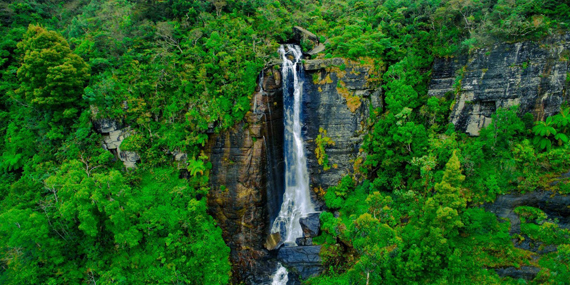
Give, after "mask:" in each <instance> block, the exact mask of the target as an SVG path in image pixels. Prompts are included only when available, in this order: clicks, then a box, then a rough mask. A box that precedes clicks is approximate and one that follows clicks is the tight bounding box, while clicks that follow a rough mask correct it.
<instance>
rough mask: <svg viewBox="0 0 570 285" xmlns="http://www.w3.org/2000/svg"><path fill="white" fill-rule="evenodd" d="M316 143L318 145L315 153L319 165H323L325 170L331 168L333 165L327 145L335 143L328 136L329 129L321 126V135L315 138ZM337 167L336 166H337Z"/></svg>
mask: <svg viewBox="0 0 570 285" xmlns="http://www.w3.org/2000/svg"><path fill="white" fill-rule="evenodd" d="M315 144H316V145H317V147H316V148H315V155H316V157H317V162H318V163H319V165H322V166H323V169H324V170H329V169H331V165H330V162H329V156H328V155H327V153H326V151H325V147H326V146H327V145H334V141H333V140H332V139H331V138H329V137H327V131H326V130H324V129H323V128H319V135H318V136H317V138H315ZM335 168H336V167H335Z"/></svg>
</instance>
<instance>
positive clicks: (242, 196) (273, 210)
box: [205, 69, 284, 284]
mask: <svg viewBox="0 0 570 285" xmlns="http://www.w3.org/2000/svg"><path fill="white" fill-rule="evenodd" d="M262 87H263V89H262V90H261V89H260V88H258V89H260V90H258V91H257V92H256V93H255V94H253V98H252V110H251V112H248V113H247V115H246V118H245V120H244V121H243V122H241V123H239V124H237V125H236V126H234V127H233V128H231V129H230V130H228V131H226V132H223V133H220V134H212V135H210V138H209V141H208V144H207V146H206V147H205V150H206V155H207V156H208V157H209V158H210V162H211V163H212V170H211V172H210V182H211V190H210V192H209V195H208V205H209V208H210V212H211V214H212V216H214V218H215V219H216V220H217V221H218V224H219V226H220V227H221V228H222V230H223V238H224V240H225V242H226V244H227V245H228V246H229V247H230V249H231V253H230V259H231V262H232V265H233V270H232V271H233V272H232V273H233V274H232V278H233V281H234V282H235V283H240V282H242V281H246V282H247V283H250V284H251V283H255V282H258V281H256V280H258V279H259V278H258V276H254V275H256V274H257V273H256V272H263V271H267V272H266V274H267V276H269V274H271V273H272V272H270V270H271V269H270V268H267V269H263V268H261V267H264V266H267V264H264V263H263V261H264V260H265V258H266V257H267V255H268V252H267V250H265V249H264V243H265V241H266V238H267V236H268V234H269V232H268V231H269V229H270V226H271V221H272V220H273V219H274V218H275V216H276V215H277V214H278V212H279V208H280V206H281V201H282V195H283V189H282V188H283V185H284V183H283V175H282V173H283V165H284V163H283V151H282V149H283V97H282V90H281V76H280V73H279V72H278V71H277V70H275V69H267V70H265V71H264V76H263V77H262ZM248 280H249V281H248Z"/></svg>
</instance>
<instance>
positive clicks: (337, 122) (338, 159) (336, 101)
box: [303, 58, 382, 210]
mask: <svg viewBox="0 0 570 285" xmlns="http://www.w3.org/2000/svg"><path fill="white" fill-rule="evenodd" d="M342 65H344V67H343V70H341V68H340V66H342ZM304 66H305V74H306V78H305V84H304V86H305V87H304V88H305V89H304V94H303V121H304V127H303V136H304V139H305V146H306V148H307V150H306V155H307V160H308V164H309V167H308V168H309V177H310V179H311V180H310V183H311V189H313V190H314V189H315V188H316V189H319V188H322V189H323V190H326V189H327V188H328V187H330V186H333V185H336V184H338V182H339V181H340V179H341V178H342V177H343V176H344V175H345V174H347V173H348V172H349V171H350V172H352V171H353V162H354V159H356V158H357V155H358V153H359V148H360V144H361V143H362V140H363V129H364V126H365V122H366V120H367V119H368V118H369V107H370V106H372V107H381V105H382V99H381V97H380V96H381V94H380V91H379V90H374V89H373V87H374V86H375V83H374V82H373V80H371V74H370V71H371V67H370V66H367V65H359V64H353V63H350V62H348V61H345V60H344V59H340V58H334V59H326V60H305V64H304ZM320 128H322V129H324V130H326V131H327V136H328V137H330V138H331V139H332V140H333V141H334V142H335V145H334V146H332V145H328V146H326V147H325V151H326V153H327V155H328V156H329V161H330V165H331V166H333V167H331V168H330V169H329V170H326V171H325V170H323V166H321V165H319V164H318V160H317V157H316V155H315V148H316V147H317V145H316V143H315V139H316V138H317V136H318V135H319V129H320ZM335 164H336V167H334V166H335ZM317 210H322V204H319V203H317Z"/></svg>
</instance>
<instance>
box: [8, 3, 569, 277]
mask: <svg viewBox="0 0 570 285" xmlns="http://www.w3.org/2000/svg"><path fill="white" fill-rule="evenodd" d="M294 26H302V27H304V28H306V29H308V30H310V31H311V32H313V33H315V34H316V35H317V36H319V37H320V39H321V41H322V42H326V51H325V53H324V54H322V55H320V57H322V58H333V57H335V58H337V57H339V58H345V59H347V60H352V61H360V62H369V63H372V64H373V66H374V67H375V68H376V70H378V71H379V79H378V80H377V82H376V86H375V87H376V88H379V89H382V90H383V102H384V104H383V106H382V107H380V108H376V109H373V110H370V117H369V118H368V120H367V122H366V124H367V133H366V135H365V139H364V142H363V143H362V145H361V146H360V152H361V153H362V154H363V155H362V156H361V159H359V160H357V161H355V162H354V164H355V166H354V173H349V174H347V175H346V176H344V178H342V180H341V181H339V183H338V185H337V186H334V187H330V188H329V189H324V190H325V191H324V193H323V195H322V197H321V199H322V200H323V201H324V202H325V203H326V206H327V208H328V209H329V210H328V211H325V212H323V213H322V214H321V216H320V220H321V230H322V233H323V234H322V235H321V236H319V237H318V238H316V239H315V241H314V242H315V243H317V244H319V245H322V250H321V253H320V254H321V258H322V260H323V267H324V268H325V270H324V272H323V274H321V275H319V276H316V277H313V278H310V279H308V280H305V281H304V284H315V285H316V284H557V285H558V284H569V282H570V281H569V280H570V229H568V228H566V227H563V226H559V224H558V221H556V220H552V219H550V218H548V216H547V215H546V214H545V213H544V212H543V211H542V210H541V209H538V208H534V207H528V206H522V207H518V208H516V209H515V212H516V213H517V214H518V215H519V216H521V217H522V218H521V225H520V228H521V232H522V234H521V235H520V236H518V237H516V238H518V240H520V241H522V240H524V239H531V240H532V241H533V242H536V243H537V244H540V245H541V246H542V247H546V246H555V247H556V248H557V250H556V251H552V252H549V253H546V254H544V255H542V256H541V257H540V258H538V259H537V258H535V256H533V254H532V253H531V252H529V251H527V250H523V249H521V248H518V247H515V245H514V244H513V241H512V240H513V237H512V236H511V235H509V226H510V225H509V223H508V222H503V221H500V220H498V219H497V218H496V216H495V215H494V214H493V213H490V212H488V211H486V210H485V209H484V208H482V207H481V205H483V204H484V203H490V202H493V201H495V199H497V197H499V196H500V195H504V194H507V193H530V192H533V191H539V190H546V191H552V192H553V193H559V194H562V195H569V194H570V184H569V183H568V182H570V181H569V180H568V178H567V176H563V174H565V173H568V171H569V170H570V159H569V157H570V144H569V136H570V105H566V104H563V105H562V107H561V109H560V111H559V112H558V114H556V115H554V116H551V117H548V118H534V117H533V115H532V114H530V113H527V114H521V113H520V112H519V111H518V108H517V106H513V107H510V108H504V109H501V108H500V109H497V111H496V112H495V113H494V114H493V115H492V118H493V123H492V124H490V125H489V126H487V127H485V128H483V129H482V130H481V132H480V134H479V136H477V137H472V136H468V135H467V134H465V133H463V132H460V131H456V130H455V128H454V125H453V124H451V123H450V122H449V119H448V118H449V115H450V112H451V110H452V109H453V107H454V104H455V103H456V101H455V95H456V94H447V95H446V96H444V97H441V98H438V97H432V96H428V84H429V82H430V79H431V68H432V65H433V62H434V59H435V58H454V57H456V56H458V55H460V54H469V53H471V52H473V51H474V50H477V49H480V48H484V47H488V46H491V45H493V44H495V43H498V42H509V43H514V42H519V41H538V40H541V39H544V38H548V37H552V36H556V35H561V34H565V33H568V32H569V28H570V1H568V0H377V1H375V0H304V1H302V0H195V1H182V0H69V1H59V0H11V1H7V0H1V1H0V33H1V34H2V35H3V36H2V37H1V38H0V118H1V119H0V136H1V137H2V139H0V176H1V177H0V284H79V283H81V284H110V283H122V284H145V283H149V284H159V283H160V284H162V283H169V284H230V283H232V282H233V281H232V280H233V279H232V264H231V263H230V259H229V255H230V248H229V247H228V246H227V245H226V244H225V243H224V240H223V239H222V230H221V228H220V227H219V226H218V225H217V222H216V221H215V219H214V218H213V217H212V216H211V215H210V214H209V213H208V205H207V194H208V191H209V190H210V188H209V187H210V186H209V185H210V184H209V171H210V169H211V167H212V165H211V163H210V161H209V160H208V157H207V156H206V155H205V154H204V146H205V144H206V142H207V140H208V132H214V133H220V132H223V131H226V130H228V129H229V128H231V127H233V126H235V125H236V124H237V123H239V122H241V121H242V120H243V119H244V116H246V114H247V113H248V112H249V110H250V109H251V106H250V104H251V98H252V94H253V93H254V92H255V88H256V87H257V80H258V76H259V74H260V72H261V71H262V70H263V68H264V67H266V66H267V65H268V64H270V62H272V61H273V60H275V59H278V58H279V55H278V54H277V49H278V47H279V45H280V44H281V43H284V42H287V41H288V40H290V39H291V38H292V37H293V27H294ZM301 45H302V47H303V48H304V50H305V51H306V50H307V49H309V48H310V47H309V43H301ZM566 60H568V55H567V57H566ZM461 80H462V78H461V77H458V78H457V79H456V83H457V86H459V85H460V83H461ZM568 82H570V74H566V86H570V83H568ZM101 119H113V120H117V121H120V122H121V123H122V124H124V125H126V126H130V132H131V135H130V136H128V137H127V138H125V140H124V142H123V143H122V145H121V149H122V150H123V151H132V152H136V153H137V154H138V155H139V156H140V159H139V161H138V162H137V166H136V168H130V169H126V168H125V167H124V165H123V163H122V162H121V161H120V160H118V159H116V157H115V156H114V155H113V154H112V153H111V152H109V151H107V150H105V149H104V148H102V147H101V141H102V135H101V134H100V133H98V132H97V131H96V130H95V127H94V124H95V123H94V122H97V121H98V120H101ZM324 135H326V132H325V133H324ZM324 144H325V146H324V147H322V148H321V151H322V153H323V154H322V155H326V154H325V152H326V138H325V142H324ZM174 152H178V153H186V154H187V156H188V160H187V162H186V165H185V166H184V167H185V169H186V170H187V171H188V175H187V177H180V175H179V163H178V162H177V161H173V160H172V155H171V154H172V153H174ZM325 159H326V157H325ZM326 164H327V163H325V167H326V166H328V165H326ZM563 177H566V178H563ZM522 266H534V267H537V268H540V272H539V273H538V274H537V276H536V278H534V279H533V280H532V281H528V280H523V279H514V278H510V277H501V276H499V275H498V274H497V273H496V272H495V271H494V270H493V268H499V267H515V268H520V267H522Z"/></svg>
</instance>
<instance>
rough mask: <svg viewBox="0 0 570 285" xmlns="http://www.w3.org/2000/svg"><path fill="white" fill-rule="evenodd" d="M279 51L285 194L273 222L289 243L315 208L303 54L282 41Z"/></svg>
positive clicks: (299, 234)
mask: <svg viewBox="0 0 570 285" xmlns="http://www.w3.org/2000/svg"><path fill="white" fill-rule="evenodd" d="M279 54H281V58H282V59H283V64H282V68H281V74H282V77H283V97H284V98H283V99H284V102H285V103H284V106H285V108H284V109H285V114H284V117H285V118H284V123H285V194H284V195H283V204H281V211H280V212H279V216H278V217H277V218H276V219H275V221H274V222H273V227H272V228H271V232H272V233H275V232H280V233H281V239H282V240H283V241H284V242H285V243H286V244H288V245H295V239H296V238H298V237H302V236H303V232H302V229H301V225H300V224H299V218H301V217H306V216H307V214H309V213H312V212H314V211H315V210H314V206H313V203H312V202H311V195H310V192H309V191H310V189H309V174H308V172H307V159H306V157H305V147H304V145H303V138H302V135H301V100H302V95H303V81H302V78H300V76H299V75H300V74H301V72H302V70H301V68H302V63H301V57H302V55H303V54H302V52H301V48H300V47H299V46H297V45H282V46H281V47H280V48H279ZM291 76H292V77H293V78H292V79H293V80H292V82H290V80H291V79H290V77H291ZM291 83H292V84H291ZM291 89H292V90H291ZM291 93H292V96H293V102H291Z"/></svg>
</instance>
